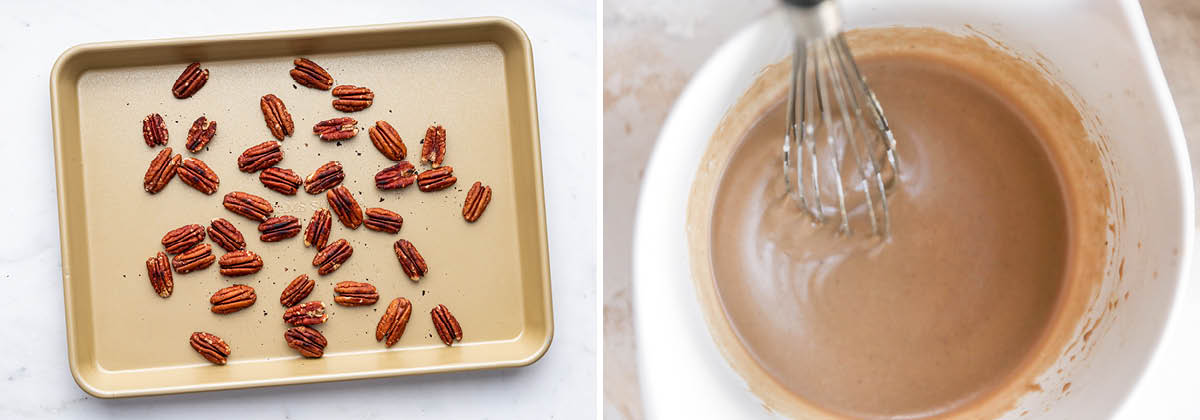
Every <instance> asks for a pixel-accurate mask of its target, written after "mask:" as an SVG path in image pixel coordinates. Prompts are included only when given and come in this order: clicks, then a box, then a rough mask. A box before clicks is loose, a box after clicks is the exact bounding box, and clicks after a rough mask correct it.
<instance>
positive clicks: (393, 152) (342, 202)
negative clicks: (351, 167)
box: [142, 58, 492, 365]
mask: <svg viewBox="0 0 1200 420" xmlns="http://www.w3.org/2000/svg"><path fill="white" fill-rule="evenodd" d="M293 65H294V66H295V68H294V69H292V70H291V71H290V75H291V77H292V79H294V80H295V81H296V83H298V84H300V85H303V86H306V87H309V88H312V89H318V90H328V91H330V93H331V94H332V96H333V99H332V101H331V105H332V107H333V108H334V109H335V110H337V111H340V112H347V113H351V112H357V111H361V110H363V109H366V108H368V107H370V106H371V105H372V104H373V103H374V99H375V93H374V92H373V91H372V90H371V89H369V88H367V87H363V86H354V85H337V86H335V85H334V79H333V76H331V75H330V74H329V72H328V71H326V70H325V69H324V68H322V67H321V66H320V65H318V64H317V63H315V62H313V61H311V60H308V59H306V58H297V59H295V61H293ZM209 76H210V73H209V70H208V69H203V68H201V65H200V63H192V64H190V65H188V66H187V68H186V69H184V71H183V74H181V75H180V76H179V78H178V80H176V82H175V83H174V84H173V85H172V86H171V93H172V95H173V96H174V97H176V98H178V99H180V100H184V99H187V98H190V97H192V96H193V95H196V94H197V93H198V92H199V91H200V89H201V88H202V87H204V86H205V84H206V83H207V82H208V80H209ZM259 107H260V109H261V110H262V113H263V119H264V121H265V123H266V128H267V131H268V133H269V134H270V135H271V136H272V137H274V138H275V140H268V141H266V142H263V143H260V144H257V145H254V146H251V147H249V148H247V149H245V151H244V152H242V153H241V155H239V156H238V158H237V166H238V169H239V170H240V171H242V172H245V173H248V174H254V173H257V174H258V177H259V181H260V182H261V183H262V185H263V187H265V188H266V189H268V190H271V191H275V192H278V193H280V194H284V195H289V196H294V195H296V194H297V193H298V192H299V191H300V190H301V189H303V190H304V192H305V193H308V194H312V195H316V194H321V193H324V194H325V198H326V202H327V203H328V205H329V208H328V209H318V210H316V211H315V212H314V213H313V215H312V217H311V218H310V219H309V221H308V225H307V227H304V228H302V226H301V222H302V221H301V220H300V219H298V218H297V217H295V216H290V215H275V214H274V213H275V209H274V207H273V206H272V205H271V203H270V202H269V201H268V200H266V199H265V198H263V197H261V196H258V195H255V194H251V193H249V192H244V191H232V192H228V193H226V194H225V195H224V197H223V199H222V205H223V206H224V207H225V209H227V210H228V211H230V212H231V213H233V214H236V215H239V216H242V217H244V218H246V219H248V220H251V221H253V222H256V223H258V232H259V240H260V241H262V242H279V241H285V240H289V239H291V238H293V237H296V236H301V235H300V234H301V230H303V231H304V232H303V242H304V246H305V247H312V248H314V250H315V251H316V253H315V255H314V257H313V261H312V265H313V268H314V269H315V271H316V272H317V274H318V275H322V276H323V275H328V274H330V273H332V272H334V271H336V270H337V269H338V268H339V267H341V266H342V265H343V264H345V263H346V261H347V260H349V259H350V256H351V255H353V253H354V248H353V247H352V246H351V245H350V243H349V242H347V241H346V240H345V239H337V240H333V241H331V240H330V234H331V232H332V230H333V218H334V217H333V216H336V217H337V220H338V221H339V222H340V223H341V224H342V225H343V226H344V227H346V228H348V229H351V230H354V229H357V228H358V227H359V226H366V227H367V229H371V230H375V231H379V232H383V233H386V234H392V235H395V234H398V233H399V232H400V230H401V228H402V226H403V223H404V219H403V218H402V217H401V216H400V214H398V213H396V212H394V211H391V210H388V209H384V208H375V207H372V208H366V209H363V208H362V206H360V205H359V203H358V201H357V200H355V198H354V196H353V195H352V194H351V192H350V190H349V189H347V188H346V186H345V185H343V182H344V181H345V179H346V174H345V172H344V171H343V167H342V164H341V163H340V162H338V161H330V162H328V163H325V164H323V165H321V166H320V167H318V168H316V169H315V170H314V171H313V172H312V173H311V174H309V175H308V176H307V177H304V178H301V176H300V175H299V174H297V173H296V172H295V171H293V170H291V169H287V168H281V167H278V166H276V165H278V164H279V163H280V162H282V161H283V149H282V148H281V143H280V142H281V141H284V140H285V139H286V138H287V137H291V136H293V135H294V134H295V123H294V121H293V119H292V115H291V113H290V112H289V111H288V109H287V106H286V105H285V104H284V103H283V101H282V100H281V99H280V98H279V97H278V96H275V95H274V94H267V95H263V96H262V98H261V99H260V101H259ZM359 131H360V130H359V128H358V121H357V120H355V119H354V118H351V117H345V116H343V117H337V118H331V119H327V120H324V121H321V122H319V123H317V124H316V125H314V126H313V134H314V135H315V136H317V137H318V138H319V139H321V140H322V141H328V142H333V141H343V140H350V139H353V138H354V137H355V136H357V135H358V133H359ZM367 131H368V134H369V136H370V138H371V143H372V145H374V146H375V148H376V149H377V150H379V153H380V154H382V155H383V156H384V157H385V158H387V159H388V160H391V161H394V162H397V163H396V164H395V165H393V166H390V167H387V168H384V169H382V170H380V171H379V172H378V173H377V174H376V175H375V185H376V187H377V188H378V189H379V190H381V191H383V190H394V189H403V188H406V187H408V186H410V185H413V184H416V185H417V188H418V189H419V190H420V191H423V192H427V193H430V192H436V191H441V190H444V189H446V188H449V187H450V186H452V185H454V184H455V183H456V182H457V178H455V177H454V168H452V167H451V166H448V165H443V163H444V161H445V158H446V129H445V128H444V127H442V126H441V125H437V124H435V125H432V126H430V127H428V128H427V129H426V130H425V136H424V139H423V140H422V141H421V154H420V157H419V158H420V159H419V163H420V164H422V165H427V166H429V169H427V170H425V171H423V172H422V171H418V170H417V168H416V166H415V165H413V164H412V163H410V162H409V161H408V160H406V158H407V155H408V148H407V147H406V146H405V144H404V140H403V139H402V138H401V137H400V134H399V132H398V131H397V130H396V128H395V127H393V126H392V125H391V124H389V123H388V122H387V121H376V122H375V124H374V125H373V126H372V127H370V128H369V129H368V130H367ZM216 135H217V122H216V121H214V120H210V119H208V117H206V116H200V117H199V118H197V119H196V120H195V121H194V122H193V123H192V125H191V128H190V129H189V130H188V134H187V139H186V141H185V143H184V149H186V150H187V151H188V152H190V153H192V154H193V156H192V157H189V158H186V159H185V158H183V156H182V155H181V154H173V151H172V149H171V148H170V147H164V148H163V149H162V150H161V151H160V152H158V153H157V155H156V156H155V157H154V159H153V160H151V162H150V166H149V168H148V169H147V170H146V174H145V177H144V178H143V185H142V187H143V189H145V191H146V192H147V193H149V194H157V193H159V192H161V191H162V190H163V189H164V188H166V186H167V184H168V183H170V181H171V180H172V179H173V178H175V177H176V176H178V177H179V179H180V180H182V181H183V182H184V183H185V184H187V185H188V186H190V187H192V188H194V189H196V190H198V191H200V192H202V193H204V194H206V195H212V194H214V193H216V192H217V190H218V189H219V187H220V182H221V181H220V177H218V176H217V174H216V173H215V172H214V171H213V170H212V168H211V167H209V166H208V164H206V163H205V162H204V161H202V160H201V159H199V158H198V157H195V156H194V155H197V154H200V153H201V152H202V151H204V150H207V147H208V145H209V144H210V143H211V142H212V141H213V140H214V138H215V137H216ZM142 137H143V140H144V141H145V143H146V145H147V146H148V147H150V148H152V149H153V148H156V147H159V146H166V145H167V144H168V142H169V131H168V129H167V124H166V121H165V120H164V119H163V118H162V116H161V115H159V114H157V113H154V114H150V115H148V116H146V118H145V119H143V120H142ZM339 145H340V144H339ZM491 197H492V189H491V187H489V186H486V185H483V183H482V182H479V181H476V182H475V183H474V184H473V185H472V186H471V188H470V190H469V191H468V192H467V195H466V198H465V200H464V203H463V208H462V217H463V220H465V221H466V222H467V223H475V222H476V221H477V220H479V217H480V216H481V215H482V214H483V211H484V210H485V209H486V208H487V205H488V203H489V202H490V201H491ZM206 238H207V239H211V240H212V242H213V243H214V244H216V245H217V246H218V247H220V248H221V249H223V250H224V251H225V253H224V254H222V255H220V256H219V257H218V256H217V255H215V254H213V247H212V245H210V244H208V243H205V241H204V240H205V239H206ZM160 242H161V244H162V246H163V251H160V252H157V253H156V254H155V255H154V256H153V257H150V258H149V259H147V260H146V271H147V273H148V275H149V279H150V285H151V288H152V289H153V291H154V293H155V294H157V295H158V296H160V297H162V298H164V299H165V298H169V297H170V296H171V294H172V293H173V291H174V287H175V282H174V278H173V276H174V275H176V274H180V275H182V274H186V273H190V272H193V271H200V270H204V269H206V268H208V267H209V266H210V265H212V264H213V263H214V262H216V263H217V265H218V267H219V272H220V274H221V275H222V276H226V277H236V276H247V275H251V274H254V273H257V272H258V271H260V270H262V268H263V259H262V257H261V256H259V255H258V254H257V253H255V252H253V251H252V250H250V249H248V248H247V242H246V238H245V237H244V236H243V235H242V233H241V231H239V230H238V228H237V227H236V226H234V224H233V223H231V222H230V221H229V220H226V219H224V218H214V219H212V220H211V221H210V223H209V226H208V227H207V228H205V227H204V226H201V225H199V224H189V225H185V226H181V227H179V228H177V229H173V230H171V231H169V232H167V233H166V234H165V235H163V237H162V239H161V241H160ZM392 248H393V251H394V252H395V256H396V259H397V261H398V262H399V264H400V266H401V269H402V270H403V271H404V273H405V274H406V275H407V276H408V277H409V279H410V280H412V281H414V282H416V281H419V280H420V279H421V277H422V276H424V275H425V273H426V272H428V270H429V268H428V265H427V263H426V261H425V259H424V257H422V256H421V254H420V253H419V252H418V251H417V248H416V246H415V245H413V243H412V242H410V241H408V240H405V239H397V240H396V241H395V243H394V244H393V247H392ZM172 271H174V273H172ZM315 288H316V282H315V281H314V280H313V279H311V278H310V277H309V276H308V275H307V274H300V275H299V276H297V277H296V278H295V279H294V280H292V281H291V283H289V284H288V285H287V286H286V287H285V288H284V289H283V292H282V293H281V294H280V296H279V303H280V304H281V305H283V306H284V307H285V308H287V309H286V310H285V311H284V313H283V321H284V323H285V324H287V325H290V328H288V329H287V330H286V331H285V332H284V341H285V342H286V343H287V345H288V346H289V347H291V348H293V349H295V350H296V351H297V352H298V353H299V354H300V355H302V356H304V357H310V358H316V357H321V356H322V355H324V353H325V347H326V346H327V345H328V341H327V340H326V339H325V337H324V335H322V334H321V332H320V331H319V330H317V329H316V328H314V326H316V325H319V324H323V323H325V322H326V320H328V318H329V315H328V314H327V313H326V307H325V303H324V302H322V301H319V300H315V301H307V302H304V300H305V299H307V298H308V297H309V295H310V294H311V293H312V292H313V290H314V289H315ZM333 293H334V298H333V300H334V302H335V303H337V304H339V305H343V306H369V305H374V304H376V303H377V302H378V301H379V298H380V296H379V293H378V292H377V290H376V288H375V286H374V285H372V284H370V283H365V282H355V281H342V282H339V283H337V284H336V285H335V286H334V287H333ZM256 301H257V295H256V294H255V290H254V287H252V286H250V285H246V284H234V285H231V286H229V287H225V288H222V289H220V290H217V291H216V292H214V293H213V294H212V296H211V297H210V298H209V303H210V305H211V311H212V313H214V314H218V315H226V314H231V313H235V312H238V311H241V310H243V309H245V308H247V307H250V306H252V305H254V303H255V302H256ZM412 309H413V305H412V302H410V301H409V300H408V299H406V298H404V297H397V298H395V299H392V300H391V302H390V303H389V304H388V307H387V310H386V311H385V313H384V314H383V316H382V317H381V318H380V320H379V323H378V325H376V329H375V339H376V341H380V342H383V343H384V345H385V346H387V347H391V346H392V345H394V344H395V343H396V342H397V341H399V340H400V336H401V335H402V334H403V333H404V330H405V327H406V325H407V324H408V320H409V317H410V316H411V314H412ZM430 320H431V322H432V323H433V326H434V330H435V331H436V332H437V335H438V338H439V339H441V341H442V342H443V343H445V344H446V345H447V346H451V345H452V344H453V343H454V342H455V341H461V340H462V327H461V326H460V325H459V323H458V320H457V319H456V318H455V317H454V315H452V314H451V313H450V310H449V309H447V308H446V306H445V305H440V304H439V305H436V306H434V307H433V308H431V310H430ZM189 343H190V344H191V346H192V348H193V349H195V350H196V351H197V352H198V353H199V354H200V355H201V356H203V357H204V358H205V359H206V360H208V361H210V362H212V363H213V364H216V365H224V364H226V362H227V361H228V358H229V355H230V354H231V353H232V347H230V345H229V344H228V343H226V342H225V341H224V340H223V339H221V338H220V337H218V336H216V335H214V334H210V333H208V332H194V333H192V335H191V336H190V338H189Z"/></svg>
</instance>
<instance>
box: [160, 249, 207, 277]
mask: <svg viewBox="0 0 1200 420" xmlns="http://www.w3.org/2000/svg"><path fill="white" fill-rule="evenodd" d="M216 260H217V257H216V256H213V254H212V245H209V244H197V245H196V246H193V247H191V248H189V249H188V250H187V251H183V252H182V253H180V254H179V255H176V256H175V258H173V259H171V265H172V266H174V267H175V272H176V273H179V274H184V273H190V272H193V271H196V270H203V269H205V268H208V266H210V265H212V263H213V261H216Z"/></svg>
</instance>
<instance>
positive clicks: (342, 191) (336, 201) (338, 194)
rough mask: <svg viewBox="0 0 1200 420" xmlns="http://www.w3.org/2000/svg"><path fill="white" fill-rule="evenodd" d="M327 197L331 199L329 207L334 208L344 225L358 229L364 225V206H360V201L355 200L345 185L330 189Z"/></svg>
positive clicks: (326, 194)
mask: <svg viewBox="0 0 1200 420" xmlns="http://www.w3.org/2000/svg"><path fill="white" fill-rule="evenodd" d="M325 199H326V200H327V201H329V208H331V209H333V214H336V215H337V217H338V220H340V221H341V222H342V224H343V225H346V227H348V228H350V229H358V226H359V225H362V221H363V214H362V207H359V205H358V201H355V200H354V197H353V196H351V195H350V190H347V189H346V187H345V186H338V187H337V188H334V189H332V190H329V191H328V192H326V193H325Z"/></svg>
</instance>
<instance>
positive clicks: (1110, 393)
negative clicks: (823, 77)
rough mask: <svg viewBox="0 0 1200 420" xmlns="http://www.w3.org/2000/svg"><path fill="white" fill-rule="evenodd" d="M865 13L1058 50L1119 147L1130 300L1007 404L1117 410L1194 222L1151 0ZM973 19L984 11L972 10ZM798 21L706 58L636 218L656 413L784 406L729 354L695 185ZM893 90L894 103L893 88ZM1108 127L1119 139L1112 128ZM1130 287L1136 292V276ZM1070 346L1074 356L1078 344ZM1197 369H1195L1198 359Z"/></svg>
mask: <svg viewBox="0 0 1200 420" xmlns="http://www.w3.org/2000/svg"><path fill="white" fill-rule="evenodd" d="M841 3H842V5H841V6H842V9H843V11H844V15H845V17H846V20H847V21H848V22H849V24H850V26H852V27H873V26H891V25H904V26H918V27H932V28H937V29H941V30H944V31H947V32H951V33H976V34H979V33H982V34H986V36H988V37H991V38H993V39H995V40H998V41H1000V42H1001V43H1003V44H1004V45H1006V46H1007V47H1009V48H1011V49H1012V50H1013V52H1015V53H1016V54H1017V55H1018V56H1023V57H1037V58H1038V60H1039V61H1041V62H1044V63H1049V64H1050V65H1049V66H1048V67H1047V70H1048V72H1049V75H1050V78H1051V79H1052V80H1056V81H1059V82H1062V83H1063V84H1064V85H1065V86H1066V87H1067V90H1068V94H1069V95H1071V96H1073V98H1074V99H1075V101H1076V102H1077V104H1078V105H1079V107H1080V109H1081V112H1082V114H1083V115H1084V116H1085V118H1091V117H1094V119H1092V121H1090V122H1089V124H1091V127H1090V128H1092V129H1093V131H1094V133H1093V134H1094V135H1095V136H1096V137H1097V139H1094V140H1096V141H1103V142H1104V144H1105V145H1106V146H1107V147H1108V156H1109V157H1110V158H1111V168H1108V173H1109V175H1110V182H1111V183H1112V185H1113V186H1114V187H1115V189H1114V194H1115V195H1114V199H1115V200H1123V202H1124V206H1123V207H1124V210H1123V211H1124V212H1125V217H1124V223H1121V224H1118V226H1116V232H1114V234H1113V235H1112V236H1113V238H1114V240H1113V241H1112V247H1113V249H1112V250H1111V251H1112V255H1113V256H1114V257H1113V258H1112V262H1110V264H1112V265H1110V266H1112V267H1115V261H1117V260H1120V259H1124V260H1125V264H1124V268H1123V278H1124V281H1123V282H1120V281H1119V279H1118V274H1117V271H1118V270H1116V269H1113V270H1111V272H1110V273H1109V276H1108V277H1107V278H1106V279H1105V283H1104V286H1103V289H1102V292H1101V294H1102V295H1104V296H1099V297H1098V298H1097V299H1096V300H1095V304H1096V305H1097V306H1096V307H1095V308H1093V313H1100V312H1102V311H1104V310H1105V306H1106V305H1108V304H1109V302H1110V301H1111V300H1110V299H1108V298H1107V296H1108V295H1114V296H1119V297H1121V298H1122V299H1123V300H1121V301H1120V302H1119V306H1118V307H1116V308H1109V309H1110V311H1109V312H1110V314H1108V315H1106V316H1107V317H1108V318H1106V319H1107V320H1106V321H1105V323H1104V324H1102V327H1101V328H1100V329H1099V330H1098V331H1096V334H1095V336H1094V337H1092V339H1091V341H1090V342H1089V345H1090V346H1091V348H1090V349H1089V351H1088V353H1087V355H1086V359H1087V361H1086V363H1079V364H1076V365H1075V366H1073V368H1072V369H1071V370H1070V372H1068V373H1067V374H1066V375H1067V377H1066V378H1060V379H1062V381H1064V382H1070V383H1071V384H1072V386H1071V388H1070V392H1062V393H1060V394H1058V395H1056V396H1054V397H1053V398H1034V399H1029V400H1022V402H1021V405H1020V406H1018V407H1017V408H1016V409H1015V410H1014V411H1013V412H1012V413H1010V415H1008V416H1005V417H1006V418H1007V417H1016V416H1017V415H1018V414H1019V413H1020V412H1022V411H1024V410H1029V411H1030V413H1029V415H1030V416H1034V417H1037V418H1088V419H1091V418H1106V417H1109V416H1112V415H1113V413H1115V412H1116V411H1117V409H1118V408H1119V407H1120V406H1121V404H1122V403H1123V402H1124V401H1125V399H1126V396H1127V395H1129V393H1130V391H1131V390H1132V389H1134V387H1135V385H1136V384H1137V382H1138V380H1139V379H1140V377H1141V376H1142V372H1143V371H1144V370H1145V368H1146V366H1147V364H1148V363H1149V362H1150V360H1151V359H1152V357H1153V356H1154V354H1155V351H1156V349H1157V347H1158V344H1159V341H1160V339H1161V337H1162V334H1163V331H1164V330H1165V329H1166V328H1167V326H1168V321H1169V320H1170V319H1171V318H1172V313H1173V311H1174V309H1175V308H1177V307H1178V306H1179V305H1178V304H1177V303H1178V300H1179V297H1180V296H1181V293H1180V290H1179V289H1180V287H1181V285H1182V280H1183V279H1184V276H1185V274H1186V273H1187V266H1188V265H1189V264H1188V261H1190V258H1191V257H1190V255H1191V243H1192V236H1193V230H1192V227H1193V197H1192V189H1191V185H1192V178H1191V177H1192V175H1191V168H1190V165H1189V162H1188V160H1187V152H1186V145H1185V142H1184V138H1183V134H1182V128H1181V127H1180V125H1179V121H1178V118H1177V117H1176V112H1175V107H1174V105H1173V104H1172V102H1171V99H1170V95H1169V93H1168V91H1167V86H1166V81H1165V80H1164V78H1163V76H1162V71H1161V69H1160V68H1159V66H1158V60H1157V57H1156V56H1155V55H1154V50H1153V47H1152V46H1151V44H1150V37H1149V33H1148V31H1147V29H1146V27H1145V23H1144V21H1143V18H1142V14H1141V10H1140V8H1139V6H1138V5H1137V3H1136V2H1135V1H1132V0H1130V1H1120V0H1100V1H1096V0H1075V1H1047V0H1019V1H1011V0H1010V1H989V2H975V1H972V2H964V1H955V0H918V1H907V2H897V1H885V0H860V1H845V0H843V1H841ZM901 3H902V4H901ZM967 25H969V27H968V26H967ZM787 34H788V29H787V27H786V26H785V24H784V22H783V20H782V19H780V17H779V16H778V15H777V14H773V15H770V16H766V17H764V18H763V19H761V20H759V21H757V22H756V23H754V24H753V25H751V26H750V27H748V28H746V29H745V30H743V31H742V32H740V33H739V34H738V35H737V36H735V37H734V38H733V39H731V40H730V41H729V42H727V43H726V44H725V45H724V46H723V47H722V48H721V49H719V50H718V51H717V52H716V53H715V54H714V55H713V57H711V58H710V59H709V61H708V62H707V63H706V64H705V65H704V67H703V68H702V69H701V70H700V71H699V72H697V73H696V75H695V77H694V78H693V79H692V81H691V82H690V83H689V85H688V87H687V88H686V89H685V90H684V92H683V94H682V95H680V97H679V99H678V101H677V102H676V104H675V106H674V109H673V110H672V112H671V114H670V116H669V117H668V118H667V121H666V123H665V124H664V127H663V130H662V133H661V134H660V137H659V140H658V143H657V145H656V147H655V151H654V154H653V156H652V158H651V159H650V162H649V165H648V168H647V170H646V177H645V181H644V184H643V186H642V192H641V199H640V200H639V205H638V212H637V222H636V227H635V232H634V249H633V252H634V282H633V288H634V314H635V327H636V329H637V345H638V362H639V373H640V379H641V385H642V390H643V391H642V392H643V401H644V403H645V410H646V414H647V416H648V417H649V418H755V417H771V416H772V413H771V411H770V410H769V409H767V408H765V407H764V406H763V405H762V404H761V403H760V402H759V400H758V399H757V398H756V397H755V395H754V394H752V393H751V392H750V391H749V390H748V387H747V385H746V383H745V382H744V381H743V380H742V379H741V377H740V376H739V375H738V374H737V373H735V372H734V370H733V369H732V368H730V367H729V365H728V363H727V362H726V361H725V359H724V358H723V357H722V356H721V354H720V352H719V351H718V349H717V347H716V345H715V344H714V342H713V338H712V336H711V335H710V333H709V330H708V328H707V327H706V324H705V322H704V319H703V317H702V315H701V309H700V307H699V304H698V301H697V298H696V290H695V287H694V286H693V282H692V279H691V272H690V268H689V258H690V257H689V255H688V245H687V235H686V230H685V228H686V226H685V224H686V220H687V217H686V214H687V203H688V194H689V192H690V191H691V187H692V181H693V180H694V175H695V173H696V170H697V168H698V167H699V165H700V164H701V156H702V154H703V153H704V152H705V150H706V148H707V142H708V139H709V138H710V137H711V136H712V134H713V131H714V129H715V128H716V125H717V123H718V122H719V121H720V120H721V118H722V116H723V115H724V114H725V113H726V111H727V110H729V109H730V107H731V106H732V105H733V104H734V103H735V102H736V101H737V99H738V98H739V97H740V96H741V95H742V94H743V92H744V91H745V90H746V89H747V88H748V87H749V86H750V84H751V82H753V80H754V79H755V76H756V75H757V74H758V72H759V71H760V70H762V69H763V68H764V67H766V66H767V65H768V64H772V63H775V62H778V61H780V60H781V59H783V58H784V57H785V56H786V54H787V53H788V52H789V51H790V45H789V43H788V35H787ZM885 105H886V104H885ZM1100 138H1102V139H1103V140H1099V139H1100ZM1125 291H1128V292H1129V294H1128V297H1127V298H1124V297H1123V296H1122V295H1123V292H1125ZM1064 357H1065V356H1064ZM1189 374H1195V373H1189Z"/></svg>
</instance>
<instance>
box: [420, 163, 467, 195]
mask: <svg viewBox="0 0 1200 420" xmlns="http://www.w3.org/2000/svg"><path fill="white" fill-rule="evenodd" d="M457 181H458V178H455V177H454V168H452V167H449V166H443V167H440V168H437V169H430V170H428V171H425V172H421V173H420V174H418V175H417V188H419V189H420V190H421V191H425V192H431V191H438V190H444V189H446V188H450V186H451V185H454V183H455V182H457Z"/></svg>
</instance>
